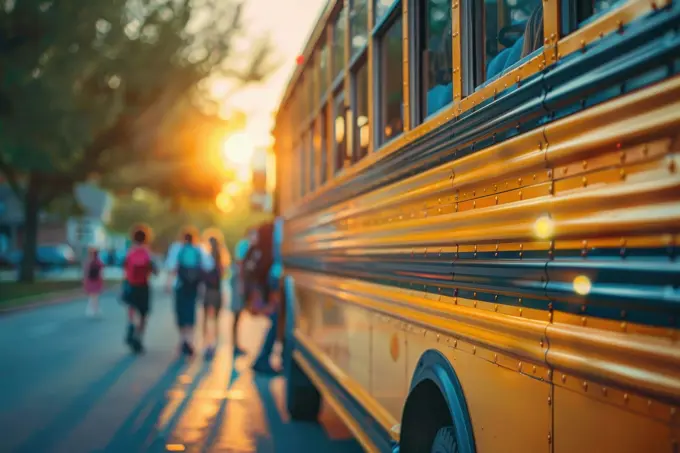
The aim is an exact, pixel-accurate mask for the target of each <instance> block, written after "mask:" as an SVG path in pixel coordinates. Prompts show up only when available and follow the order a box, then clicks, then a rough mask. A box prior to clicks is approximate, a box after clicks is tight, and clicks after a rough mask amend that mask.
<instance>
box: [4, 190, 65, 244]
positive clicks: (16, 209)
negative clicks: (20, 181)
mask: <svg viewBox="0 0 680 453" xmlns="http://www.w3.org/2000/svg"><path fill="white" fill-rule="evenodd" d="M39 222H40V228H39V230H38V244H63V243H66V242H67V241H66V239H67V234H66V225H65V223H64V221H63V220H62V219H60V218H59V217H58V216H55V215H50V214H48V213H44V212H43V213H41V214H40V218H39ZM23 238H24V208H23V204H22V203H21V200H19V199H18V198H17V196H16V195H15V194H14V192H13V191H12V189H11V188H10V187H9V185H7V184H0V253H4V252H7V251H9V250H16V249H20V248H21V247H22V245H23Z"/></svg>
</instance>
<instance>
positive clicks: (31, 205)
mask: <svg viewBox="0 0 680 453" xmlns="http://www.w3.org/2000/svg"><path fill="white" fill-rule="evenodd" d="M39 214H40V199H39V198H38V191H37V187H36V185H35V182H34V179H33V177H31V178H30V179H29V182H28V188H27V190H26V194H25V196H24V235H23V236H24V243H23V252H24V256H23V258H22V260H21V268H20V269H19V281H21V282H25V283H32V282H33V281H34V280H35V267H36V255H37V251H38V217H39Z"/></svg>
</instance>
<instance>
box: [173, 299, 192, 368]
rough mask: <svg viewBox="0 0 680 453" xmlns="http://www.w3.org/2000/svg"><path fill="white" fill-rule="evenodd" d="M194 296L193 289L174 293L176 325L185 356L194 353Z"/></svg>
mask: <svg viewBox="0 0 680 453" xmlns="http://www.w3.org/2000/svg"><path fill="white" fill-rule="evenodd" d="M196 296H197V291H196V290H195V289H194V288H182V289H178V290H177V291H176V304H175V309H176V313H177V325H178V326H179V331H180V337H181V339H182V346H181V348H182V352H183V353H184V354H187V355H192V354H193V353H194V348H193V333H194V325H195V323H196Z"/></svg>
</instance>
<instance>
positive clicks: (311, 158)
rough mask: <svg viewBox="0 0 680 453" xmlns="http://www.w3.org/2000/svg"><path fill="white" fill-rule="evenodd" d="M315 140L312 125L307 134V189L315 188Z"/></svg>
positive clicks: (311, 190)
mask: <svg viewBox="0 0 680 453" xmlns="http://www.w3.org/2000/svg"><path fill="white" fill-rule="evenodd" d="M316 153H317V148H316V140H314V125H312V127H311V128H310V129H309V133H308V134H307V156H308V158H307V172H308V174H309V191H310V192H313V191H314V189H316Z"/></svg>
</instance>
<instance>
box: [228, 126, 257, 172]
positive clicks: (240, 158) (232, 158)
mask: <svg viewBox="0 0 680 453" xmlns="http://www.w3.org/2000/svg"><path fill="white" fill-rule="evenodd" d="M254 153H255V147H254V145H253V142H252V140H251V139H250V137H249V136H248V135H247V134H245V133H242V132H239V133H236V134H234V135H230V136H229V137H227V138H226V139H225V140H224V143H223V144H222V156H223V157H224V160H225V161H226V162H227V163H231V164H235V165H237V166H239V167H243V166H248V165H250V161H251V160H252V158H253V154H254Z"/></svg>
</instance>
